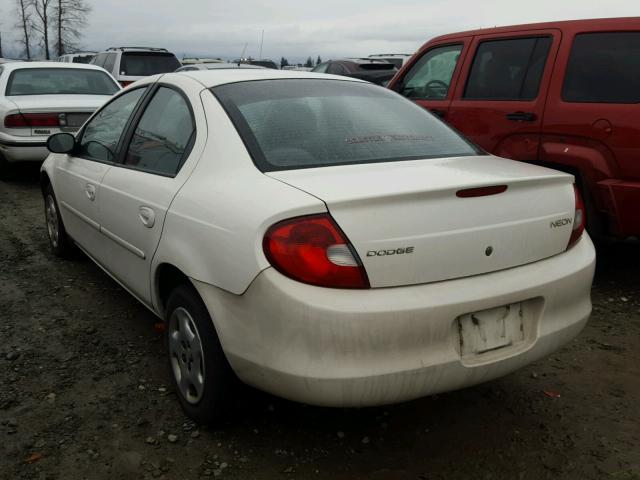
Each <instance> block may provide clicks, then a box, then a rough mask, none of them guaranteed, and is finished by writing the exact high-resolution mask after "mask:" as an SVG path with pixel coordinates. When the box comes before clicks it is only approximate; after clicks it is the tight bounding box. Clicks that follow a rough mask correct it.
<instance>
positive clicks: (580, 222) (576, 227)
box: [567, 185, 587, 249]
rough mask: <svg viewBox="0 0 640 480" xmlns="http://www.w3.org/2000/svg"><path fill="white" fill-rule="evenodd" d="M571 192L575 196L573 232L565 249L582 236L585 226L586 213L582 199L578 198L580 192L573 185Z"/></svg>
mask: <svg viewBox="0 0 640 480" xmlns="http://www.w3.org/2000/svg"><path fill="white" fill-rule="evenodd" d="M573 191H574V194H575V198H576V202H575V205H576V207H575V213H574V214H573V224H572V225H573V230H572V231H571V237H570V238H569V244H568V245H567V249H569V248H571V247H573V246H574V245H575V244H576V243H577V242H578V240H580V237H581V236H582V232H584V226H585V224H586V220H587V218H586V212H585V209H584V202H583V201H582V197H581V196H580V191H579V190H578V188H577V187H576V186H575V185H574V186H573Z"/></svg>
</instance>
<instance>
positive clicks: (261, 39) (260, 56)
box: [258, 28, 264, 60]
mask: <svg viewBox="0 0 640 480" xmlns="http://www.w3.org/2000/svg"><path fill="white" fill-rule="evenodd" d="M263 43H264V28H263V29H262V36H261V37H260V55H259V56H258V60H262V44H263Z"/></svg>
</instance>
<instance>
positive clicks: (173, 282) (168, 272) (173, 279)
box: [155, 263, 193, 316]
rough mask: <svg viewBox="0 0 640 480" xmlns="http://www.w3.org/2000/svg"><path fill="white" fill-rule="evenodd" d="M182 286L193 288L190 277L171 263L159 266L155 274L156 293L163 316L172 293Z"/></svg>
mask: <svg viewBox="0 0 640 480" xmlns="http://www.w3.org/2000/svg"><path fill="white" fill-rule="evenodd" d="M180 285H187V286H190V287H193V284H192V283H191V280H189V277H188V276H187V275H186V274H185V273H184V272H182V270H180V269H179V268H178V267H176V266H174V265H172V264H170V263H162V264H160V265H159V266H158V268H157V269H156V274H155V292H156V298H157V299H158V305H159V306H160V309H161V313H162V315H163V316H164V314H165V309H166V306H167V301H168V300H169V297H170V296H171V292H173V291H174V290H175V289H176V288H178V287H179V286H180Z"/></svg>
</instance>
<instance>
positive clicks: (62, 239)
mask: <svg viewBox="0 0 640 480" xmlns="http://www.w3.org/2000/svg"><path fill="white" fill-rule="evenodd" d="M44 217H45V221H46V225H47V236H48V238H49V246H50V247H51V251H52V252H53V254H54V255H56V256H58V257H61V258H69V257H70V256H71V255H72V254H73V251H74V244H73V240H71V238H69V235H67V231H66V230H65V228H64V223H62V216H61V215H60V208H59V207H58V200H57V199H56V195H55V193H53V187H52V186H51V184H49V185H47V186H46V188H45V189H44Z"/></svg>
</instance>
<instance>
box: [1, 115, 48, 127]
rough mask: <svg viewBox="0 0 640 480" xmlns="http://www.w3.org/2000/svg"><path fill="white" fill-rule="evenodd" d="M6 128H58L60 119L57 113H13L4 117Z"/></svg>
mask: <svg viewBox="0 0 640 480" xmlns="http://www.w3.org/2000/svg"><path fill="white" fill-rule="evenodd" d="M4 126H5V127H7V128H25V127H59V126H60V119H59V117H58V114H57V113H13V114H11V115H7V116H6V117H4Z"/></svg>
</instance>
